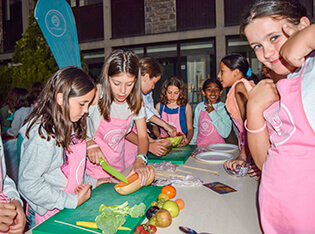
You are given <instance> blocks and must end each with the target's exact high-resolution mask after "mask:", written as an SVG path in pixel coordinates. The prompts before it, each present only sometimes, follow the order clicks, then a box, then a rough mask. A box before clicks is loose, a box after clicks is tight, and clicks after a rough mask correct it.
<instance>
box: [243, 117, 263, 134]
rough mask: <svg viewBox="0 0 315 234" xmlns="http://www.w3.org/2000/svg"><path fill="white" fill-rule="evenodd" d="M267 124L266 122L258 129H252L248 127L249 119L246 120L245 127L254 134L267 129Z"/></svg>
mask: <svg viewBox="0 0 315 234" xmlns="http://www.w3.org/2000/svg"><path fill="white" fill-rule="evenodd" d="M266 126H267V124H266V122H265V124H264V125H263V126H262V127H261V128H259V129H257V130H250V129H248V128H247V119H246V120H245V122H244V128H245V129H246V131H247V132H250V133H253V134H256V133H261V132H262V131H264V130H265V129H266Z"/></svg>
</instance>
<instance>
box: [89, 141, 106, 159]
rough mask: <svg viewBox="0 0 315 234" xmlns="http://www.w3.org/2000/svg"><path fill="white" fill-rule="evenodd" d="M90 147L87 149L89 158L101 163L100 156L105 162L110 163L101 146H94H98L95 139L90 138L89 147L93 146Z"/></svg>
mask: <svg viewBox="0 0 315 234" xmlns="http://www.w3.org/2000/svg"><path fill="white" fill-rule="evenodd" d="M91 146H92V148H90V149H87V150H86V152H87V155H88V158H89V160H90V161H91V162H92V163H96V164H99V163H100V158H102V159H103V160H104V162H105V163H106V164H107V165H109V163H108V160H107V158H106V157H105V156H104V154H103V152H102V150H101V148H100V147H93V146H97V144H96V142H95V141H93V140H89V141H88V142H87V148H88V147H91Z"/></svg>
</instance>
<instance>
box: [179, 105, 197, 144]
mask: <svg viewBox="0 0 315 234" xmlns="http://www.w3.org/2000/svg"><path fill="white" fill-rule="evenodd" d="M186 125H187V136H186V137H184V141H183V142H182V143H180V144H179V145H178V147H182V146H185V145H188V144H189V142H190V141H191V139H192V137H193V135H194V128H193V118H192V108H191V105H190V104H189V103H187V105H186Z"/></svg>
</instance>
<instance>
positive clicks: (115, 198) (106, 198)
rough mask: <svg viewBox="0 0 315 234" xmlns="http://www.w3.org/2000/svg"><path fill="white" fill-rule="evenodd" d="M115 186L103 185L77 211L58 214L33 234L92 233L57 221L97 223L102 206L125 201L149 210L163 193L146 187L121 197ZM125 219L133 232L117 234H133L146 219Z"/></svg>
mask: <svg viewBox="0 0 315 234" xmlns="http://www.w3.org/2000/svg"><path fill="white" fill-rule="evenodd" d="M114 185H115V184H113V183H108V184H101V185H100V186H98V187H97V188H95V189H94V190H92V195H91V198H90V199H89V200H88V201H87V202H85V203H83V204H82V205H81V206H79V207H77V208H76V209H64V210H62V211H60V212H58V213H57V214H55V215H54V216H52V217H51V218H49V219H47V220H46V221H45V222H43V223H41V224H40V225H38V226H37V227H35V228H34V229H33V230H32V233H34V234H37V233H66V234H71V233H75V234H77V233H78V234H80V233H82V234H83V233H85V234H86V233H91V232H88V231H85V230H81V229H78V228H75V227H71V226H68V225H64V224H61V223H57V222H55V220H58V221H61V222H65V223H68V224H72V225H76V224H75V223H76V221H88V222H95V218H96V216H98V215H99V214H100V212H99V211H98V209H99V207H100V205H101V204H105V205H111V206H112V205H118V204H122V203H124V202H125V201H128V203H129V206H130V207H132V206H134V205H135V204H139V203H140V202H143V203H144V204H145V205H146V209H148V208H150V206H151V202H152V201H155V200H156V199H157V198H158V196H159V194H160V193H161V187H154V186H146V187H143V188H141V189H140V190H138V191H137V192H135V193H132V194H129V195H120V194H118V193H117V192H116V191H115V190H114ZM125 218H126V222H125V224H124V225H123V226H124V227H129V228H131V231H123V230H120V231H118V232H117V234H127V233H133V232H134V229H135V228H136V227H137V226H138V225H139V224H141V223H142V221H143V220H144V219H145V215H144V216H142V217H139V218H131V217H130V215H127V216H125ZM86 229H89V230H93V231H96V232H99V233H101V230H99V229H90V228H86Z"/></svg>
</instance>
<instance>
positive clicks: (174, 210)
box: [163, 200, 179, 218]
mask: <svg viewBox="0 0 315 234" xmlns="http://www.w3.org/2000/svg"><path fill="white" fill-rule="evenodd" d="M163 209H165V210H167V211H168V212H170V214H171V216H172V218H175V217H177V216H178V214H179V206H178V205H177V203H176V202H174V201H172V200H168V201H166V202H164V205H163Z"/></svg>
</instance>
